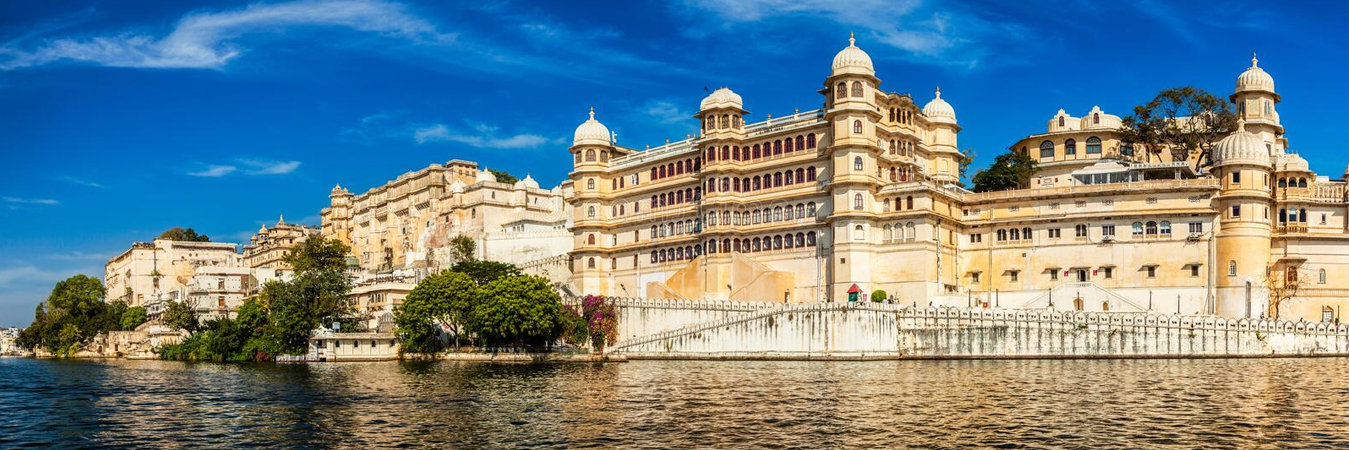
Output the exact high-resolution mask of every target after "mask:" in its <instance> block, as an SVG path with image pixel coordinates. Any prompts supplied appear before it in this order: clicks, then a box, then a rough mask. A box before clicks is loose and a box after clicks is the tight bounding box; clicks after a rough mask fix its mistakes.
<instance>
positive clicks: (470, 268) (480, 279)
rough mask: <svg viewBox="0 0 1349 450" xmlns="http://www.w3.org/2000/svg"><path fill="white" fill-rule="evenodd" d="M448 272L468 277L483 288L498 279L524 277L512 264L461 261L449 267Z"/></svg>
mask: <svg viewBox="0 0 1349 450" xmlns="http://www.w3.org/2000/svg"><path fill="white" fill-rule="evenodd" d="M450 271H451V272H459V273H462V274H464V275H468V276H469V278H472V279H473V282H475V283H477V284H478V286H485V285H487V283H491V282H492V281H495V280H497V279H499V278H507V277H518V276H522V275H524V273H523V272H521V271H520V268H519V267H516V266H515V265H514V264H508V263H503V262H496V261H477V260H471V261H463V262H460V263H457V264H455V265H454V266H452V267H450Z"/></svg>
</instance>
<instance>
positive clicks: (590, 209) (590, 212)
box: [586, 206, 595, 219]
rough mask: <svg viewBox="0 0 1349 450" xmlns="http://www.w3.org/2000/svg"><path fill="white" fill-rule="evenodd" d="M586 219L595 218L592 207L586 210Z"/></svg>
mask: <svg viewBox="0 0 1349 450" xmlns="http://www.w3.org/2000/svg"><path fill="white" fill-rule="evenodd" d="M586 217H590V218H592V219H593V218H595V207H594V206H591V207H590V208H588V209H586Z"/></svg>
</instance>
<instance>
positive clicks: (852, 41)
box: [848, 31, 857, 47]
mask: <svg viewBox="0 0 1349 450" xmlns="http://www.w3.org/2000/svg"><path fill="white" fill-rule="evenodd" d="M848 46H849V47H856V46H857V38H856V37H854V36H853V34H852V32H851V31H849V32H848Z"/></svg>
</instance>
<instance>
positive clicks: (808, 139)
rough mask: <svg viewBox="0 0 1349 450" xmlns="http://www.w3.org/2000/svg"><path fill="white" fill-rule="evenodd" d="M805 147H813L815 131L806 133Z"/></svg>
mask: <svg viewBox="0 0 1349 450" xmlns="http://www.w3.org/2000/svg"><path fill="white" fill-rule="evenodd" d="M806 148H815V133H810V134H807V135H806Z"/></svg>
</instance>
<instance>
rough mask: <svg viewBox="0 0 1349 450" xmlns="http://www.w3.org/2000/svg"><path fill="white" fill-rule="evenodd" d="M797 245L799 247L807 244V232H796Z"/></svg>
mask: <svg viewBox="0 0 1349 450" xmlns="http://www.w3.org/2000/svg"><path fill="white" fill-rule="evenodd" d="M796 246H797V247H805V246H806V235H805V234H802V233H796Z"/></svg>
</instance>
